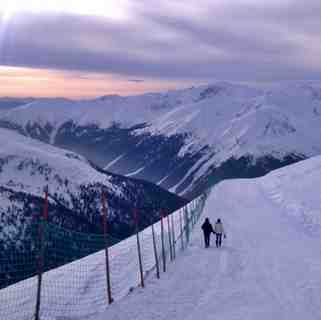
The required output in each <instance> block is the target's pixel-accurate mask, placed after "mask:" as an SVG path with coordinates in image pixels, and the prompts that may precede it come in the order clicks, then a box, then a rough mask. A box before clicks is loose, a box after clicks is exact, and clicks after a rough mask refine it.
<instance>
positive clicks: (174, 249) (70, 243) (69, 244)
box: [0, 195, 206, 320]
mask: <svg viewBox="0 0 321 320" xmlns="http://www.w3.org/2000/svg"><path fill="white" fill-rule="evenodd" d="M205 200H206V195H203V196H201V197H199V198H197V199H195V200H193V201H192V202H190V203H189V204H188V205H187V206H185V207H184V208H182V209H180V210H178V211H176V212H174V213H172V214H171V215H170V216H168V217H164V218H163V219H162V221H158V222H157V223H155V224H154V225H153V229H154V236H155V247H156V252H155V250H154V248H155V247H154V243H153V232H152V227H151V226H150V227H148V228H146V229H144V230H139V225H138V230H139V232H138V237H139V240H140V249H141V261H142V271H143V278H144V279H145V278H146V277H147V276H150V275H153V276H154V275H155V276H156V271H157V268H156V261H158V262H159V270H160V272H162V271H163V270H164V269H166V266H167V265H168V264H169V263H170V261H171V260H173V259H174V258H175V257H176V255H177V253H178V252H179V251H180V250H182V249H183V248H185V247H186V245H187V243H188V241H189V237H190V232H191V230H192V228H193V226H194V225H195V223H196V222H197V220H198V218H199V216H200V214H201V213H202V210H203V207H204V204H205ZM162 224H163V227H162ZM41 228H43V229H41ZM41 230H42V231H43V239H44V241H43V243H42V244H41V239H42V237H41ZM162 231H163V232H162ZM31 233H32V234H33V236H34V241H33V242H30V247H29V249H28V250H26V251H25V254H23V255H21V254H20V255H18V254H16V255H12V256H11V257H8V258H7V259H4V258H3V257H2V258H1V259H2V260H1V268H0V274H2V275H3V276H2V277H1V278H0V280H1V282H0V288H1V287H2V288H3V289H1V290H0V319H1V320H2V319H6V320H34V319H36V303H37V288H38V285H39V275H38V274H39V263H41V261H42V262H43V265H42V267H43V268H42V270H43V271H44V272H43V274H42V281H41V291H40V308H39V318H38V319H41V320H56V319H75V318H76V319H83V318H84V319H86V318H88V317H90V316H94V315H95V314H98V313H100V312H103V311H104V310H105V309H106V307H108V291H107V275H106V252H105V248H106V245H107V247H108V253H109V270H110V282H111V283H110V292H111V296H112V299H113V300H119V299H121V298H123V297H124V296H126V295H128V294H130V292H131V291H132V290H133V289H134V288H136V287H137V286H138V285H139V284H140V283H141V281H142V279H141V274H140V268H139V259H138V250H137V235H133V236H131V237H129V238H127V239H125V240H123V241H121V242H119V240H118V239H116V238H112V237H109V236H107V238H105V237H104V235H94V234H86V233H81V232H74V231H71V230H66V229H63V228H59V227H57V226H56V225H54V224H47V223H44V224H43V221H41V222H40V223H35V224H34V225H33V226H32V227H31ZM42 245H43V251H41V248H42ZM41 252H42V255H43V260H41V259H40V258H41V257H40V254H41ZM156 257H157V259H156ZM164 264H165V268H164ZM6 271H7V272H6ZM28 276H29V278H28V279H26V280H23V279H25V278H27V277H28ZM13 282H16V283H15V284H12V285H9V284H11V283H13ZM38 319H37V320H38Z"/></svg>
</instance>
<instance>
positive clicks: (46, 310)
mask: <svg viewBox="0 0 321 320" xmlns="http://www.w3.org/2000/svg"><path fill="white" fill-rule="evenodd" d="M320 179H321V157H320V156H319V157H314V158H311V159H308V160H305V161H302V162H300V163H297V164H295V165H292V166H288V167H285V168H283V169H280V170H276V171H274V172H271V173H270V174H268V175H266V176H265V177H263V178H258V179H247V180H246V179H243V180H229V181H224V182H221V183H220V184H218V185H216V186H215V187H214V188H213V189H212V192H211V194H210V196H209V198H208V200H207V203H206V206H205V209H204V213H203V217H202V218H201V220H200V221H199V223H198V224H197V225H196V227H195V229H194V232H193V233H192V237H191V242H190V245H189V247H188V248H187V249H186V250H185V251H179V250H178V249H179V247H178V248H177V259H176V260H175V262H174V263H171V264H169V265H168V272H167V273H165V274H164V273H162V274H161V280H157V279H156V278H155V275H154V272H152V273H150V274H149V275H148V277H147V281H146V288H145V289H142V288H136V289H134V290H133V292H131V293H130V294H128V289H129V288H131V287H135V286H136V284H137V283H138V282H139V278H138V273H137V257H136V256H135V255H136V251H135V250H134V247H135V245H136V244H135V238H129V239H127V240H125V241H123V242H121V243H119V244H117V245H116V246H114V247H113V248H112V249H111V256H112V259H111V261H112V270H113V271H112V272H114V273H112V279H113V281H114V282H113V292H114V294H115V296H114V297H115V302H114V303H113V304H112V305H110V306H108V307H107V305H106V302H105V300H104V299H101V297H105V277H104V275H103V269H104V255H103V253H97V254H95V255H92V256H89V257H87V258H84V259H82V260H80V261H77V262H74V263H72V264H69V265H66V266H64V267H61V268H59V269H56V270H53V271H50V272H48V273H47V274H46V275H45V277H44V279H45V280H44V285H45V286H47V287H46V289H45V293H44V296H45V299H44V300H45V303H44V306H43V319H52V320H53V319H61V318H62V319H68V320H70V319H77V320H81V319H90V320H94V319H95V320H105V319H113V320H127V319H130V320H134V319H139V320H145V319H146V320H153V319H158V320H162V319H164V320H165V319H166V320H168V319H172V320H181V319H187V320H192V319H200V318H201V319H203V320H212V319H213V318H215V319H221V320H225V319H226V320H232V319H248V320H251V319H253V320H254V319H255V320H256V319H262V320H270V319H271V318H275V319H291V320H301V319H307V320H318V319H320V315H321V295H320V292H321V272H320V264H321V251H320V244H321V219H320V212H321V197H320V194H321V192H320V191H321V188H320ZM191 206H192V205H190V208H191ZM205 217H209V218H210V220H211V221H212V222H214V221H215V220H216V219H217V218H219V217H220V218H221V219H222V220H223V223H224V226H225V231H226V233H227V239H226V240H225V241H224V243H223V247H222V248H220V249H216V248H215V247H214V246H213V245H212V246H211V247H210V248H209V249H204V246H203V237H202V234H201V230H200V224H201V223H202V222H203V218H205ZM175 221H176V222H175V226H176V227H177V225H178V223H177V221H178V220H177V213H176V219H175ZM165 226H166V224H165ZM159 230H160V226H159V225H158V226H157V227H156V232H157V234H158V243H159ZM176 232H177V233H176V234H178V230H177V231H176ZM141 239H142V241H141V243H142V245H143V248H145V249H143V252H144V259H143V261H145V263H146V265H145V270H147V269H148V266H149V267H151V266H152V265H153V258H152V254H151V246H150V243H151V242H150V229H146V230H145V231H144V232H143V234H142V235H141ZM212 242H213V240H212ZM178 243H179V242H178ZM76 280H77V281H76ZM30 281H34V280H32V279H30V280H27V281H23V282H21V283H19V284H17V285H14V286H11V287H9V288H6V289H5V290H2V291H0V301H3V300H2V299H4V297H6V296H8V295H9V292H10V296H11V297H15V296H16V297H17V296H19V292H21V290H23V288H26V287H28V288H29V289H30V290H31V289H32V287H31V285H30ZM46 283H47V284H46ZM75 284H76V286H75ZM48 288H50V289H51V291H47V290H48ZM19 290H20V291H19ZM50 292H51V294H52V295H50V296H48V293H50ZM20 298H21V296H20ZM28 299H29V300H30V301H29V300H28ZM61 299H63V301H64V302H63V303H62V302H61ZM17 301H18V300H17ZM28 301H29V302H28ZM10 303H12V301H10ZM32 306H33V304H32V301H31V298H28V297H27V296H26V295H24V297H23V299H22V300H19V308H20V309H19V310H24V311H25V310H31V309H32ZM54 312H56V313H55V316H53V314H54ZM0 314H1V309H0ZM20 314H21V312H20ZM16 315H17V314H16V313H13V314H12V315H11V317H6V319H8V320H11V319H19V318H17V317H16ZM50 315H51V316H50ZM59 317H60V318H59ZM20 319H21V317H20Z"/></svg>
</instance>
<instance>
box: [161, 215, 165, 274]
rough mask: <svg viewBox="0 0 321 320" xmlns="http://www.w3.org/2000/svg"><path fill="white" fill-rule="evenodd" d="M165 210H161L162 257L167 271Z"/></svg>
mask: <svg viewBox="0 0 321 320" xmlns="http://www.w3.org/2000/svg"><path fill="white" fill-rule="evenodd" d="M163 218H164V217H163V212H162V211H161V238H162V258H163V272H166V253H165V239H164V221H163Z"/></svg>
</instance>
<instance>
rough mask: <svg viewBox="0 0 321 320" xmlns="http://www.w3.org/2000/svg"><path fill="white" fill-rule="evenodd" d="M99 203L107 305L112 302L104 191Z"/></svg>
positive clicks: (106, 209)
mask: <svg viewBox="0 0 321 320" xmlns="http://www.w3.org/2000/svg"><path fill="white" fill-rule="evenodd" d="M101 201H102V207H103V210H102V212H101V213H102V220H103V231H104V244H105V263H106V285H107V286H106V287H107V300H108V304H111V303H112V302H113V298H112V295H111V284H110V266H109V249H108V246H109V243H108V225H107V217H108V208H107V200H106V196H105V193H104V191H102V193H101Z"/></svg>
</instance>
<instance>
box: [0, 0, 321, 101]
mask: <svg viewBox="0 0 321 320" xmlns="http://www.w3.org/2000/svg"><path fill="white" fill-rule="evenodd" d="M320 30H321V1H320V0H307V1H301V0H269V1H266V0H189V1H183V0H161V1H160V0H90V1H88V0H68V1H65V0H51V1H50V0H1V6H0V81H1V82H0V96H65V97H72V98H78V97H94V96H99V95H105V94H121V95H127V94H138V93H142V92H148V91H159V90H166V89H172V88H176V87H177V88H178V87H187V86H191V85H197V84H204V83H211V82H214V81H217V80H225V81H232V82H251V83H263V82H273V81H289V80H292V81H293V80H320V79H321V59H320V57H321V33H320Z"/></svg>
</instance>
